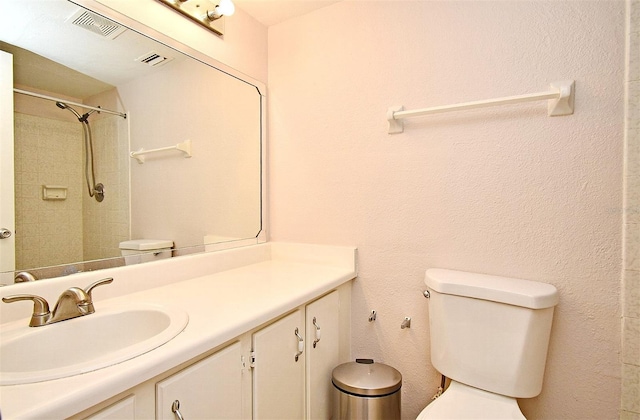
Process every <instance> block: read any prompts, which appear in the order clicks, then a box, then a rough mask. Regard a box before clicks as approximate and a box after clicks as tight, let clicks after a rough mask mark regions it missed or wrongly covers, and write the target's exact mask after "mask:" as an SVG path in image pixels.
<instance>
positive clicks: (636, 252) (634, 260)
mask: <svg viewBox="0 0 640 420" xmlns="http://www.w3.org/2000/svg"><path fill="white" fill-rule="evenodd" d="M624 265H625V267H624V268H625V269H627V270H636V271H638V270H640V225H638V224H632V223H628V224H627V225H626V229H625V255H624Z"/></svg>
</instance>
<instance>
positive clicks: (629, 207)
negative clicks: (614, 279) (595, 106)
mask: <svg viewBox="0 0 640 420" xmlns="http://www.w3.org/2000/svg"><path fill="white" fill-rule="evenodd" d="M627 7H628V12H629V13H628V17H629V23H628V26H627V28H628V33H627V37H628V54H629V56H628V69H627V73H626V84H627V118H626V153H625V156H626V165H625V198H626V200H625V206H624V208H625V210H626V211H625V238H626V239H625V274H624V282H623V305H622V316H623V317H622V334H623V335H622V337H623V343H622V412H621V415H620V418H622V419H634V420H638V419H640V115H639V114H640V108H639V105H640V1H637V0H634V1H628V3H627Z"/></svg>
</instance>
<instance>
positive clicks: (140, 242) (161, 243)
mask: <svg viewBox="0 0 640 420" xmlns="http://www.w3.org/2000/svg"><path fill="white" fill-rule="evenodd" d="M163 248H173V241H169V240H166V239H132V240H130V241H123V242H120V249H135V250H137V251H149V250H151V249H163Z"/></svg>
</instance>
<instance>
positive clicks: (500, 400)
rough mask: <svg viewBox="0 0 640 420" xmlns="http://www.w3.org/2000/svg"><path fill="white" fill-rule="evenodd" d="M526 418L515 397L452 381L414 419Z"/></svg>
mask: <svg viewBox="0 0 640 420" xmlns="http://www.w3.org/2000/svg"><path fill="white" fill-rule="evenodd" d="M426 419H443V420H444V419H451V420H454V419H455V420H458V419H487V420H489V419H491V420H497V419H525V417H524V415H523V414H522V412H521V411H520V407H519V406H518V402H517V401H516V399H515V398H511V397H506V396H504V395H499V394H494V393H492V392H487V391H483V390H481V389H478V388H474V387H471V386H468V385H465V384H462V383H460V382H456V381H451V384H450V385H449V388H447V390H446V391H445V392H444V393H443V394H442V395H441V396H440V397H438V398H437V399H435V400H434V401H433V402H431V404H429V405H428V406H427V407H426V408H425V409H424V410H422V412H421V413H420V415H418V418H417V420H426Z"/></svg>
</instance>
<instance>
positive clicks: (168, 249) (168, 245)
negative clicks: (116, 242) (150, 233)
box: [120, 239, 173, 265]
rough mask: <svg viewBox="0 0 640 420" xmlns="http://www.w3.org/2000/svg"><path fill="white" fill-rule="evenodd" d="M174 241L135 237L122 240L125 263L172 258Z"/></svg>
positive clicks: (121, 250)
mask: <svg viewBox="0 0 640 420" xmlns="http://www.w3.org/2000/svg"><path fill="white" fill-rule="evenodd" d="M172 249H173V241H169V240H165V239H133V240H130V241H123V242H120V253H121V254H122V256H123V257H124V263H125V265H133V264H140V263H143V262H149V261H156V260H162V259H165V258H171V256H172Z"/></svg>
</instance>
